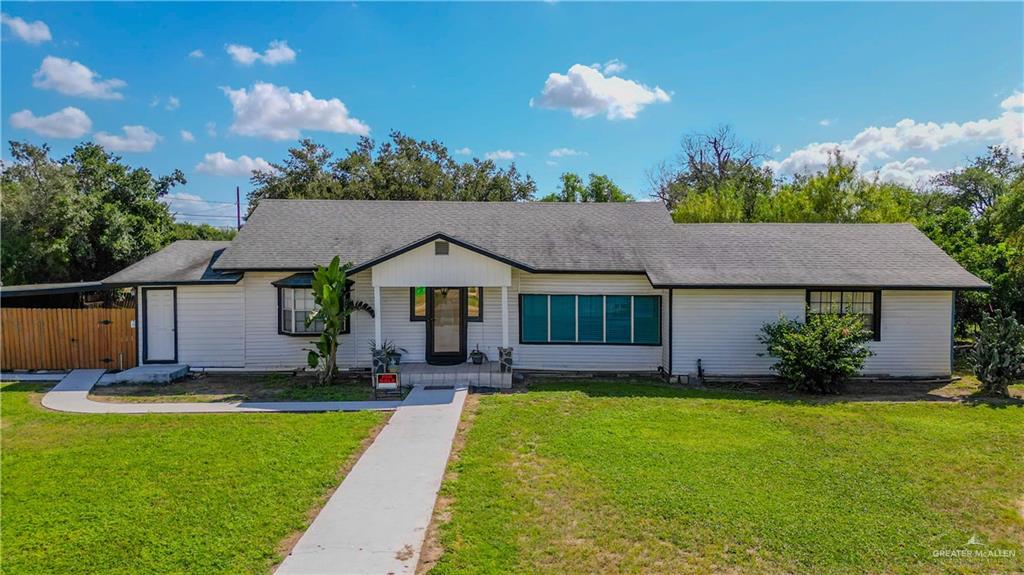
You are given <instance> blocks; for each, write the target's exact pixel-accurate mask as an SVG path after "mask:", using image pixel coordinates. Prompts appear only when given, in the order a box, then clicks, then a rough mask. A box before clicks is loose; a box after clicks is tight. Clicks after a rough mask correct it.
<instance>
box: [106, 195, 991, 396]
mask: <svg viewBox="0 0 1024 575" xmlns="http://www.w3.org/2000/svg"><path fill="white" fill-rule="evenodd" d="M335 255H338V256H340V257H341V259H342V261H343V262H352V263H353V264H354V266H355V267H354V268H353V272H352V273H351V274H350V280H351V281H352V284H351V288H350V289H351V293H352V297H353V298H354V299H357V300H361V301H364V302H367V303H369V304H371V305H372V306H373V308H374V310H375V312H376V313H375V314H374V315H373V317H371V316H370V315H369V314H367V313H364V312H356V313H355V314H353V316H352V317H351V319H350V325H349V326H348V330H347V333H346V334H345V335H344V336H343V338H342V342H341V347H340V350H339V357H338V365H339V367H340V368H342V369H367V368H370V367H371V365H372V357H371V351H370V341H371V340H373V341H376V342H381V341H383V340H390V341H392V342H394V343H395V345H397V346H399V347H401V348H404V349H405V350H406V352H405V354H404V355H403V357H402V363H403V364H405V365H406V366H407V367H408V369H410V370H413V369H414V368H415V366H417V365H423V364H434V365H456V364H462V363H465V362H466V361H467V358H468V355H469V353H470V352H471V351H473V350H474V349H479V350H480V351H482V352H483V353H484V354H486V356H487V358H488V360H489V361H490V362H497V361H498V360H499V357H500V356H502V355H503V354H502V350H504V354H505V355H506V356H508V358H510V360H511V365H512V367H513V369H523V370H554V371H586V372H601V371H608V372H659V371H660V372H662V373H665V374H671V375H673V376H689V375H692V374H695V373H696V372H697V370H698V362H699V365H700V366H701V368H702V369H703V371H704V372H705V373H706V374H708V375H737V376H741V375H766V374H769V373H770V371H769V366H770V365H771V360H770V358H767V357H761V356H759V355H758V354H759V353H760V352H762V351H763V346H762V345H761V344H760V343H759V342H758V339H757V335H758V333H759V331H760V328H761V326H762V324H763V323H765V322H769V321H774V320H776V319H777V318H778V317H779V315H780V314H784V315H786V316H789V317H794V318H804V316H805V314H807V313H817V312H820V311H828V310H834V311H837V312H841V313H853V314H859V315H861V316H862V317H863V318H864V321H865V322H866V324H867V325H869V326H870V327H871V329H872V330H873V332H874V341H873V342H871V344H870V345H871V348H872V350H873V351H874V352H875V355H874V356H873V357H871V358H870V359H869V360H868V362H867V366H866V368H865V374H866V375H876V376H892V377H907V376H921V377H931V376H947V375H949V374H950V373H951V371H952V355H951V342H952V335H953V334H952V326H953V319H954V314H955V309H954V297H953V296H954V292H955V291H956V290H960V289H986V288H987V287H988V286H987V284H985V283H984V282H983V281H981V280H980V279H978V278H976V277H975V276H973V275H971V274H970V273H968V272H967V271H965V270H964V269H962V268H961V267H960V266H959V265H957V264H956V262H954V261H953V260H952V259H950V258H949V257H948V256H947V255H946V254H945V253H943V252H942V250H940V249H939V248H938V247H937V246H935V245H934V244H933V243H931V242H930V241H929V240H928V239H927V238H926V237H925V236H923V235H922V234H921V233H920V232H919V231H918V230H917V229H916V228H914V227H913V226H911V225H902V224H900V225H882V224H863V225H840V224H692V225H684V224H675V223H673V222H672V221H671V218H670V217H669V215H668V213H667V211H666V210H665V208H664V207H663V206H662V205H661V204H657V203H648V202H636V203H625V204H553V203H470V202H390V201H345V200H265V201H263V202H261V203H260V205H259V207H258V208H257V209H256V210H255V211H254V212H253V214H252V216H251V217H250V218H249V220H248V222H247V224H246V225H245V226H244V228H243V229H242V230H241V231H240V232H239V234H238V236H237V237H236V238H235V239H234V240H233V241H231V242H211V241H179V242H176V243H174V244H172V245H170V246H168V247H167V248H165V249H164V250H162V251H160V252H158V253H156V254H154V255H152V256H150V257H148V258H146V259H144V260H142V261H141V262H138V263H136V264H134V265H132V266H130V267H128V268H126V269H125V270H122V271H121V272H118V273H116V274H114V275H113V276H111V277H109V278H107V279H106V280H104V283H105V284H107V285H114V286H128V287H133V288H137V289H138V296H139V297H138V298H137V301H138V322H137V325H138V329H139V334H140V336H141V337H139V360H140V364H149V363H162V362H163V363H180V364H187V365H189V366H190V367H191V368H193V369H199V368H205V369H224V370H292V369H297V368H303V367H304V366H305V365H306V351H305V348H308V347H310V342H311V341H312V340H313V339H315V334H314V333H313V332H314V331H315V329H316V326H310V327H308V328H307V327H306V326H305V322H304V317H305V315H306V314H307V313H309V311H310V310H312V308H313V299H312V296H311V292H310V289H309V285H310V272H311V271H312V269H313V268H314V267H315V266H316V265H318V264H326V263H328V262H329V261H330V260H331V258H332V257H334V256H335ZM410 373H411V371H410ZM484 383H485V384H486V383H487V381H485V382H484ZM491 383H492V384H493V385H498V386H504V385H508V384H509V383H510V377H509V378H497V379H493V380H491Z"/></svg>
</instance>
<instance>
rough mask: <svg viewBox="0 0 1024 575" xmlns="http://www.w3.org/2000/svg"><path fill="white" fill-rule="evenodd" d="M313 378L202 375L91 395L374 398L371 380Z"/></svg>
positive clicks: (120, 399) (136, 399)
mask: <svg viewBox="0 0 1024 575" xmlns="http://www.w3.org/2000/svg"><path fill="white" fill-rule="evenodd" d="M314 381H315V377H314V376H312V375H306V374H304V375H289V374H282V373H272V374H203V375H201V376H199V377H191V376H190V377H188V378H186V379H183V380H181V381H176V382H174V383H169V384H166V385H157V384H116V385H108V386H97V387H94V388H93V389H92V391H91V392H90V393H89V396H90V397H91V398H92V399H95V400H97V401H110V402H116V403H150V402H192V401H195V402H204V403H205V402H213V401H365V400H370V399H373V389H372V388H371V387H370V383H369V380H368V379H366V380H351V381H342V382H339V383H335V384H333V385H327V386H318V385H314Z"/></svg>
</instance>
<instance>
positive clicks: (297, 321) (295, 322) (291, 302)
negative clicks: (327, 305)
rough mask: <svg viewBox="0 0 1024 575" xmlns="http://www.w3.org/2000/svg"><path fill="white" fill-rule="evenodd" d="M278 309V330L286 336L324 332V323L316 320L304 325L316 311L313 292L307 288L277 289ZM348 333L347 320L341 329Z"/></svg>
mask: <svg viewBox="0 0 1024 575" xmlns="http://www.w3.org/2000/svg"><path fill="white" fill-rule="evenodd" d="M277 291H278V303H279V305H278V309H279V310H280V316H279V317H280V321H279V324H278V330H279V331H280V332H281V333H283V334H288V335H307V334H318V333H320V332H322V331H323V330H324V322H323V321H322V320H316V321H314V322H313V323H311V324H309V325H308V326H307V325H306V318H308V317H309V316H311V315H313V313H314V312H315V311H316V300H315V299H314V298H313V290H311V289H309V288H289V287H281V288H277ZM342 331H343V332H345V333H347V332H348V320H346V321H345V325H344V326H343V329H342Z"/></svg>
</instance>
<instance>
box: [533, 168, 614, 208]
mask: <svg viewBox="0 0 1024 575" xmlns="http://www.w3.org/2000/svg"><path fill="white" fill-rule="evenodd" d="M561 180H562V184H561V188H560V189H559V191H558V192H555V193H551V194H548V195H546V196H544V197H543V198H541V199H540V201H542V202H569V203H575V202H583V203H588V202H632V201H634V199H633V196H630V195H629V194H627V193H625V192H623V191H622V188H620V187H619V186H618V185H616V184H615V182H613V181H612V179H611V178H609V177H608V176H605V175H601V174H594V173H591V174H590V175H589V176H588V178H587V183H586V185H584V184H583V178H581V177H579V175H577V174H574V173H572V172H565V173H563V174H562V178H561Z"/></svg>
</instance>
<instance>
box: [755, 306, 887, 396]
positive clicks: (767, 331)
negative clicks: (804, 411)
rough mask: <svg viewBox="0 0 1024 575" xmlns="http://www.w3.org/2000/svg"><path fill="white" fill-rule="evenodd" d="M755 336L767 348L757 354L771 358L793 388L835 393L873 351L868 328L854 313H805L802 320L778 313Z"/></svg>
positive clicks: (855, 373) (774, 367) (774, 369)
mask: <svg viewBox="0 0 1024 575" xmlns="http://www.w3.org/2000/svg"><path fill="white" fill-rule="evenodd" d="M758 339H759V340H760V341H761V343H763V344H764V345H765V347H766V348H767V351H766V353H762V354H758V355H768V356H771V357H772V358H775V360H776V362H775V363H774V364H773V365H772V371H775V372H776V373H778V374H779V377H781V378H782V379H783V380H784V381H785V382H786V383H788V384H789V386H790V389H792V390H794V391H803V392H809V393H839V392H840V390H841V389H842V385H843V383H844V382H845V381H846V380H847V379H849V378H850V377H853V376H855V375H857V374H858V373H860V370H861V369H863V368H864V362H865V361H867V359H868V358H869V357H871V356H872V355H873V353H872V352H871V350H870V349H868V346H867V342H868V340H870V339H871V332H870V331H868V330H867V329H865V328H864V322H863V321H862V320H861V319H860V318H859V317H857V316H855V315H838V314H809V315H808V317H807V322H806V323H805V322H800V321H796V320H791V319H789V318H786V317H780V318H779V321H777V322H775V323H766V324H764V326H762V327H761V334H760V335H759V336H758Z"/></svg>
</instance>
